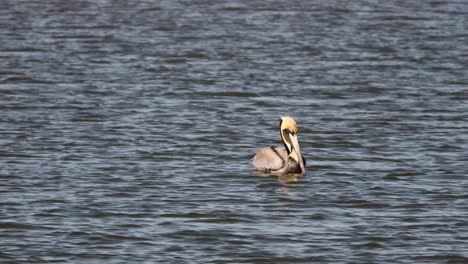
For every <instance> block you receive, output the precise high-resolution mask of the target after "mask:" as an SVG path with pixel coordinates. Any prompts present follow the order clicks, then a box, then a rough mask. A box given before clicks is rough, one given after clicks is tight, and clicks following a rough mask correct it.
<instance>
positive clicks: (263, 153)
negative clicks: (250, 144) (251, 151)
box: [250, 116, 305, 174]
mask: <svg viewBox="0 0 468 264" xmlns="http://www.w3.org/2000/svg"><path fill="white" fill-rule="evenodd" d="M280 133H281V139H282V140H283V144H284V147H267V148H262V149H261V150H260V151H259V152H258V153H257V154H256V155H255V156H254V157H253V158H252V160H251V161H250V163H251V164H252V165H253V166H254V167H255V169H257V170H259V171H264V172H269V173H274V174H290V173H295V174H302V173H305V160H304V159H303V158H302V155H301V150H300V148H299V142H298V140H297V125H296V122H295V121H294V119H292V118H291V117H289V116H285V117H281V123H280Z"/></svg>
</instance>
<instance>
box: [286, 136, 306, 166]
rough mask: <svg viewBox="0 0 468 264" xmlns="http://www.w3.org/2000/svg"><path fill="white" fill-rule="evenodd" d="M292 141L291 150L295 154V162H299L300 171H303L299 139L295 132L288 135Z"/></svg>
mask: <svg viewBox="0 0 468 264" xmlns="http://www.w3.org/2000/svg"><path fill="white" fill-rule="evenodd" d="M289 136H290V138H291V141H292V148H293V151H295V152H296V155H297V159H298V160H297V163H299V166H300V167H301V173H305V167H304V160H303V159H302V154H301V148H300V147H299V141H298V140H297V134H290V135H289Z"/></svg>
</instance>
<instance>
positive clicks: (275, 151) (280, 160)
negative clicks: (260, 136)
mask: <svg viewBox="0 0 468 264" xmlns="http://www.w3.org/2000/svg"><path fill="white" fill-rule="evenodd" d="M287 160H288V152H287V151H286V149H285V148H284V147H269V148H262V149H261V150H260V151H259V152H258V153H257V154H255V156H254V157H253V158H252V159H251V160H250V163H251V164H252V165H253V166H254V167H255V168H256V169H257V170H262V171H276V170H280V169H282V168H283V167H284V165H285V163H286V161H287Z"/></svg>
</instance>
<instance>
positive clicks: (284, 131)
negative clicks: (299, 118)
mask: <svg viewBox="0 0 468 264" xmlns="http://www.w3.org/2000/svg"><path fill="white" fill-rule="evenodd" d="M297 131H298V129H297V124H296V121H294V119H293V118H292V117H290V116H282V117H281V121H280V132H281V139H282V140H283V143H284V146H285V147H286V151H287V152H288V156H289V158H291V159H293V160H294V161H295V162H296V163H297V164H298V165H299V167H300V168H301V173H304V172H305V166H304V160H303V159H302V155H301V149H300V147H299V141H298V139H297Z"/></svg>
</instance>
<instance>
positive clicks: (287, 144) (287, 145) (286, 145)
mask: <svg viewBox="0 0 468 264" xmlns="http://www.w3.org/2000/svg"><path fill="white" fill-rule="evenodd" d="M280 133H281V140H282V141H283V144H284V147H285V148H286V151H287V152H288V155H290V154H291V150H292V148H291V144H290V143H289V142H290V141H291V140H289V141H288V140H286V137H287V136H288V135H287V133H286V132H284V131H282V130H281V131H280Z"/></svg>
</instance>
